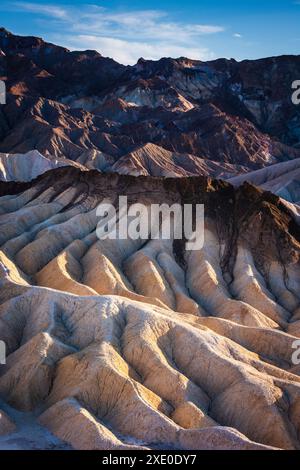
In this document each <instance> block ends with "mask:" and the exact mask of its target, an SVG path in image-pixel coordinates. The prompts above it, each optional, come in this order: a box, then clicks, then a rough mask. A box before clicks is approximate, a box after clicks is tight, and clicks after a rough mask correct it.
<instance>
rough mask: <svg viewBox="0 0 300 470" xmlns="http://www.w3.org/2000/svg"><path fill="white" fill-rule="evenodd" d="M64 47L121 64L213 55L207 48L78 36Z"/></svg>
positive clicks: (212, 56) (70, 38)
mask: <svg viewBox="0 0 300 470" xmlns="http://www.w3.org/2000/svg"><path fill="white" fill-rule="evenodd" d="M66 46H67V47H69V48H70V49H76V50H85V49H96V50H98V51H100V52H101V54H102V55H104V56H107V57H113V58H114V59H115V60H117V61H118V62H121V63H123V64H131V65H132V64H135V63H136V61H137V58H140V57H144V58H147V59H150V60H157V59H160V58H161V57H189V58H191V59H198V60H212V59H214V58H215V56H214V54H213V53H212V52H211V51H210V50H209V49H207V48H201V47H194V48H190V47H185V46H180V45H171V44H168V43H163V44H161V43H159V44H149V43H144V42H134V41H133V42H132V41H131V42H129V41H126V40H123V39H116V38H111V37H102V36H101V37H99V36H91V35H79V36H76V37H69V38H68V40H67V43H66Z"/></svg>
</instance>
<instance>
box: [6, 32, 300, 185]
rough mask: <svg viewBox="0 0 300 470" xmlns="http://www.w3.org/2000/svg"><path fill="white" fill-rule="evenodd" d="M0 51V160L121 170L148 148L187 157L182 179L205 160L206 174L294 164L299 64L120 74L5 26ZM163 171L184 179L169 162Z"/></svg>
mask: <svg viewBox="0 0 300 470" xmlns="http://www.w3.org/2000/svg"><path fill="white" fill-rule="evenodd" d="M0 49H1V51H2V55H1V58H0V79H1V78H2V79H3V80H5V81H6V85H7V90H8V96H7V103H8V104H7V105H6V106H1V108H0V152H2V153H6V154H8V153H9V154H15V153H18V154H19V153H23V154H25V153H28V152H30V151H32V150H38V151H39V152H40V153H41V154H42V155H43V156H44V157H46V158H48V156H50V157H51V158H52V159H53V158H56V159H57V158H67V159H70V160H73V161H79V162H80V163H82V162H83V161H84V162H85V165H86V166H87V167H93V168H95V167H96V168H97V162H98V159H96V160H94V161H93V163H91V162H90V161H89V157H88V155H89V152H91V156H93V155H94V154H95V152H99V153H100V154H101V155H103V156H104V157H101V158H100V160H99V168H97V169H100V170H101V171H102V170H103V168H108V167H112V166H113V165H114V164H116V166H115V168H120V169H121V170H122V172H127V173H128V172H129V171H130V170H128V169H129V168H131V167H132V160H131V157H132V155H133V154H135V153H136V152H138V153H139V152H140V148H143V147H145V146H146V148H148V147H147V146H148V144H153V145H155V146H157V147H160V148H161V149H160V150H158V148H157V147H156V148H157V150H158V153H159V154H162V153H164V151H165V150H166V151H169V152H172V154H175V155H177V154H185V155H189V156H192V157H187V160H189V162H188V163H187V164H186V167H187V168H186V170H185V171H187V172H189V170H188V168H189V167H190V165H191V164H190V162H191V161H192V160H193V161H194V162H195V164H192V167H193V168H192V169H193V171H192V173H194V170H195V171H196V172H197V174H200V175H201V174H202V175H205V174H207V167H206V166H205V165H204V164H203V161H204V160H205V161H207V164H208V167H209V168H211V173H210V175H211V176H215V175H218V174H220V175H222V173H223V172H224V168H225V170H226V171H227V168H228V169H230V171H229V173H231V170H233V169H234V167H237V171H236V173H235V174H238V173H239V172H240V168H241V167H243V169H244V168H245V170H248V171H253V170H257V169H260V168H264V167H267V166H269V165H271V164H275V163H281V162H284V161H289V160H292V159H294V158H300V141H299V139H300V137H299V136H300V134H299V126H300V113H299V107H297V106H295V105H293V103H292V101H291V95H292V89H291V84H292V82H293V81H294V80H295V77H297V76H300V57H296V56H283V57H274V58H270V59H261V60H257V61H243V62H236V61H234V60H225V59H220V60H217V61H212V62H200V61H192V60H188V59H185V58H179V59H169V58H164V59H161V60H159V61H147V60H142V59H141V60H139V61H138V63H137V64H136V65H135V66H128V67H126V66H123V65H120V64H118V63H116V62H115V61H113V60H112V59H108V58H105V57H102V56H101V55H100V54H99V53H98V52H96V51H84V52H76V51H75V52H74V51H72V52H71V51H69V50H68V49H65V48H62V47H59V46H56V45H53V44H50V43H47V42H44V41H43V40H42V39H40V38H35V37H21V36H16V35H13V34H12V33H10V32H8V31H6V30H5V29H0ZM153 148H154V147H153ZM103 158H104V159H103ZM147 158H148V161H149V157H147ZM157 158H159V157H157ZM120 159H121V163H120V164H118V161H119V160H120ZM127 159H128V169H126V162H127ZM197 159H200V164H199V165H197ZM151 160H152V158H151ZM175 160H177V158H175ZM105 162H107V163H105ZM156 164H157V163H156V161H154V162H153V161H152V163H151V164H150V163H149V166H150V167H151V166H154V167H155V166H156ZM216 165H219V166H220V169H219V170H218V169H217V168H216ZM224 165H225V167H224ZM228 165H229V166H228ZM197 166H198V168H196V167H197ZM233 166H234V167H233ZM243 169H242V171H244V170H243ZM158 170H159V169H158V168H156V174H157V175H160V176H162V175H163V173H162V172H159V171H158ZM133 171H136V169H135V168H134V165H133ZM141 171H142V172H143V174H144V173H145V171H146V170H145V168H143V169H142V170H141ZM170 171H174V175H180V174H189V173H186V172H185V171H184V172H183V170H182V165H181V164H180V165H177V163H174V158H173V162H172V163H171V167H170ZM150 174H152V173H151V172H150Z"/></svg>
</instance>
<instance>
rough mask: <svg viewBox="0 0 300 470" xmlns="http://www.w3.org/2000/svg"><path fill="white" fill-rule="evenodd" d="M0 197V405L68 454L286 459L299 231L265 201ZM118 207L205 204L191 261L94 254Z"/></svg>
mask: <svg viewBox="0 0 300 470" xmlns="http://www.w3.org/2000/svg"><path fill="white" fill-rule="evenodd" d="M1 192H2V197H1V198H0V210H1V216H0V224H1V235H0V244H1V251H0V256H1V264H0V267H1V281H0V282H1V286H0V287H1V289H0V338H1V339H2V340H4V341H5V343H6V345H7V349H8V357H7V361H6V365H5V366H1V370H0V372H1V375H0V397H1V399H2V400H3V401H4V403H5V404H6V406H7V405H9V406H10V407H12V408H14V409H17V410H19V411H22V412H25V413H31V414H34V416H35V419H36V425H37V426H42V427H43V428H45V429H47V430H48V431H50V432H51V433H53V434H54V435H55V436H56V438H58V439H60V440H61V441H64V442H65V443H67V444H68V445H70V446H71V447H73V448H76V449H133V448H141V449H147V448H157V447H159V448H173V449H189V450H191V449H268V448H279V449H299V448H300V441H299V434H300V433H299V431H300V420H299V416H300V414H299V409H300V408H299V407H300V378H299V366H297V365H295V364H293V362H292V355H293V352H294V349H293V345H294V343H295V341H296V340H297V339H299V338H300V297H299V292H300V290H299V287H300V286H299V284H300V265H299V259H300V232H299V227H298V226H297V225H296V223H295V221H294V219H293V217H292V214H291V213H290V211H289V210H288V209H287V208H286V206H285V205H284V204H283V203H282V202H281V200H280V199H279V198H278V197H277V196H274V195H272V194H271V193H269V192H263V191H261V190H258V189H256V188H255V187H254V186H251V185H249V184H247V183H245V184H244V185H242V186H240V187H239V188H237V189H234V188H233V186H231V185H230V184H229V183H225V182H217V181H214V180H211V179H209V178H204V177H190V178H179V179H176V178H164V179H161V178H151V177H142V176H141V177H132V176H126V175H117V174H110V175H105V174H100V173H99V172H97V171H81V170H80V169H78V168H72V167H65V168H59V169H56V170H51V171H49V172H47V173H45V174H44V175H42V176H40V177H39V178H38V179H37V180H35V181H34V182H33V183H23V184H20V183H19V184H16V183H2V185H1ZM118 195H127V196H128V203H134V202H136V201H137V200H138V201H139V202H143V203H144V204H150V203H162V202H166V203H168V204H172V203H175V202H176V203H179V204H182V205H184V204H186V203H192V204H197V203H203V204H205V214H206V217H205V243H204V246H203V248H202V249H200V250H198V251H195V252H191V251H186V249H185V244H184V243H182V242H181V241H178V240H173V239H171V240H162V239H157V240H151V239H150V238H149V239H148V240H146V241H145V240H144V241H143V240H136V241H134V240H131V241H130V240H100V239H99V238H97V236H96V233H95V230H96V226H97V223H98V218H97V216H96V207H97V206H98V204H99V203H100V202H101V201H104V200H105V201H111V202H112V203H113V204H115V205H116V207H117V199H118ZM4 427H5V425H4Z"/></svg>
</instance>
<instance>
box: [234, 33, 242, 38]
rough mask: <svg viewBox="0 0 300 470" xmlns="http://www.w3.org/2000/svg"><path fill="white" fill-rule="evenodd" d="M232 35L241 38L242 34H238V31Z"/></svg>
mask: <svg viewBox="0 0 300 470" xmlns="http://www.w3.org/2000/svg"><path fill="white" fill-rule="evenodd" d="M233 37H234V38H238V39H241V38H242V37H243V36H242V34H240V33H234V35H233Z"/></svg>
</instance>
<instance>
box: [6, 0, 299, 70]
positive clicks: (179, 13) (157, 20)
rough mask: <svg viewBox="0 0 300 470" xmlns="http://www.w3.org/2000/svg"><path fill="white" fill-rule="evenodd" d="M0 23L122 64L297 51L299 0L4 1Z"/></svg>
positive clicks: (23, 33) (265, 55) (251, 57)
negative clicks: (174, 58) (94, 50)
mask: <svg viewBox="0 0 300 470" xmlns="http://www.w3.org/2000/svg"><path fill="white" fill-rule="evenodd" d="M0 18H1V25H2V26H4V27H5V28H7V29H9V30H10V31H12V32H14V33H16V34H21V35H34V36H41V37H43V38H44V39H46V40H48V41H51V42H54V43H56V44H60V45H62V46H65V47H68V48H70V49H72V50H73V49H96V50H98V51H99V52H100V53H101V54H103V55H104V56H109V57H113V58H114V59H116V60H118V61H119V62H122V63H124V64H134V63H135V62H136V61H137V60H138V58H139V57H144V58H147V59H158V58H160V57H162V56H168V57H179V56H186V57H189V58H192V59H202V60H210V59H214V58H217V57H227V58H231V57H233V58H235V59H237V60H242V59H245V58H247V59H254V58H260V57H267V56H273V55H281V54H299V53H300V0H299V1H298V0H260V1H259V0H185V1H170V0H160V1H157V0H151V1H149V0H144V1H136V0H130V1H129V0H127V1H126V0H110V1H107V0H103V1H95V0H72V1H70V0H62V1H58V0H57V1H55V0H53V1H49V0H41V1H38V2H37V1H35V0H31V1H28V2H27V1H25V0H24V1H6V0H2V1H1V4H0Z"/></svg>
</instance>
